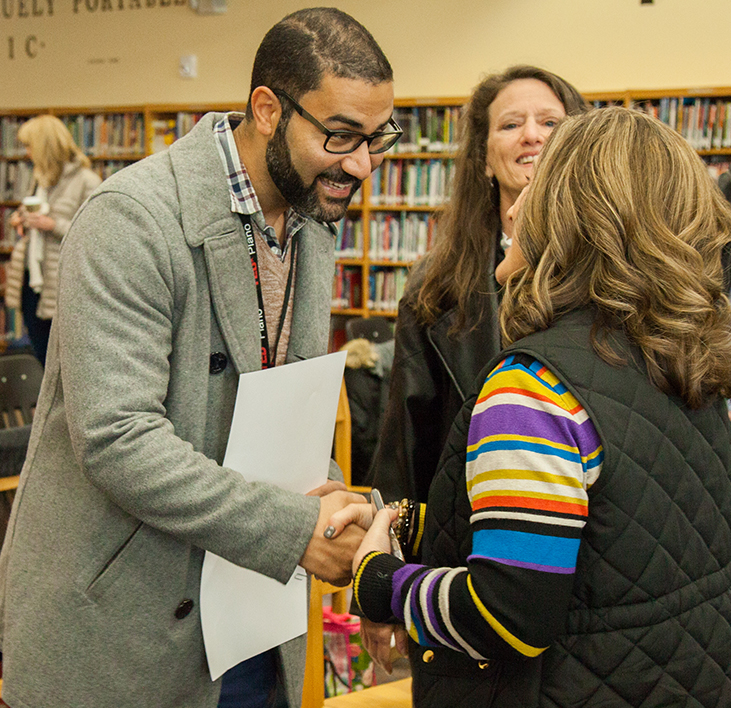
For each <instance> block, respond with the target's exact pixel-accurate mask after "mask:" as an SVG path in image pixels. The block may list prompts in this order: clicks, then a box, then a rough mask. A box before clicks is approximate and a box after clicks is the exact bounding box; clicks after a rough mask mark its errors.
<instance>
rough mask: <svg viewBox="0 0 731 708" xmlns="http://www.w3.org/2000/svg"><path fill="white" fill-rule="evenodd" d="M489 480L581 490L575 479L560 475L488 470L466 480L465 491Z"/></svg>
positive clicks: (534, 471)
mask: <svg viewBox="0 0 731 708" xmlns="http://www.w3.org/2000/svg"><path fill="white" fill-rule="evenodd" d="M491 479H504V480H506V482H505V484H506V486H507V485H508V484H509V481H508V480H511V479H531V480H535V481H536V482H545V483H546V484H561V485H563V486H564V487H575V488H576V489H583V487H582V484H581V482H580V481H579V480H578V479H576V477H562V476H561V475H557V474H551V473H550V472H538V471H536V470H488V471H487V472H480V473H479V474H476V475H475V476H474V477H473V478H472V479H468V480H467V491H468V492H471V491H472V488H473V487H474V486H475V485H476V484H480V483H481V482H487V481H488V480H491Z"/></svg>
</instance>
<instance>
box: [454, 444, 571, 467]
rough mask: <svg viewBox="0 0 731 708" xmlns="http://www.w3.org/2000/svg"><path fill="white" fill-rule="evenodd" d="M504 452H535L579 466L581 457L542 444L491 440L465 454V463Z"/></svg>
mask: <svg viewBox="0 0 731 708" xmlns="http://www.w3.org/2000/svg"><path fill="white" fill-rule="evenodd" d="M504 450H526V451H528V452H535V453H537V454H539V455H551V456H553V457H560V458H561V459H563V460H568V461H569V462H575V463H577V464H579V465H580V464H581V455H580V454H579V453H578V452H569V451H568V450H560V449H558V448H555V447H551V446H549V445H544V444H542V443H532V442H527V441H526V440H492V441H490V442H486V443H483V444H482V445H480V446H479V447H478V448H476V449H475V450H470V451H468V452H467V462H471V461H472V460H475V459H477V458H478V457H479V456H480V455H481V454H482V453H484V452H502V451H504Z"/></svg>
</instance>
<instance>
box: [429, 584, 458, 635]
mask: <svg viewBox="0 0 731 708" xmlns="http://www.w3.org/2000/svg"><path fill="white" fill-rule="evenodd" d="M446 574H447V571H444V572H443V573H440V574H439V575H437V576H435V577H434V579H433V580H432V582H431V583H430V584H429V590H428V592H427V600H426V613H427V614H428V615H429V621H430V622H431V625H432V629H429V628H428V627H427V626H426V624H424V632H425V633H426V632H430V633H432V634H434V636H436V637H441V638H442V639H444V640H445V641H448V642H449V643H450V644H454V642H452V641H451V640H450V638H449V637H447V636H445V635H444V634H442V633H441V632H440V631H439V622H438V621H437V618H438V617H439V609H438V608H439V596H438V590H437V587H436V585H437V583H438V582H439V580H440V579H441V578H443V577H444V576H445V575H446ZM432 630H433V631H432Z"/></svg>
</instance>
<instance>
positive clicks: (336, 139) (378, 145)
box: [272, 89, 404, 155]
mask: <svg viewBox="0 0 731 708" xmlns="http://www.w3.org/2000/svg"><path fill="white" fill-rule="evenodd" d="M272 92H273V93H274V94H275V95H276V96H277V97H279V98H282V97H284V98H286V99H287V100H288V101H289V102H290V103H291V104H292V106H293V107H294V110H295V111H297V113H299V114H300V115H301V116H302V117H303V118H304V119H305V120H308V121H309V122H310V123H312V125H314V126H315V128H317V129H318V130H319V131H320V132H321V133H322V134H323V135H324V136H325V145H324V146H323V147H324V148H325V151H326V152H329V153H332V154H333V155H347V154H348V153H350V152H354V151H355V150H357V149H358V148H359V147H360V146H361V145H362V144H363V143H367V144H368V152H369V153H370V154H371V155H379V154H380V153H382V152H386V150H388V149H389V148H392V147H393V146H394V145H395V144H396V143H397V142H398V139H399V138H400V137H401V136H402V135H403V132H404V131H403V130H401V128H400V127H399V125H398V123H397V122H396V121H395V120H394V119H393V118H391V119H390V120H389V121H388V128H389V130H381V131H379V132H377V133H373V134H372V135H363V134H362V133H354V132H352V131H349V130H329V129H328V128H326V127H325V126H324V125H323V124H322V123H320V121H319V120H317V118H315V116H313V115H312V114H311V113H308V112H307V111H306V110H305V109H304V108H302V106H300V104H299V103H297V101H295V100H294V99H293V98H292V97H291V96H290V95H289V94H288V93H287V92H286V91H282V90H281V89H272Z"/></svg>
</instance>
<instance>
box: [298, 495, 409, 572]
mask: <svg viewBox="0 0 731 708" xmlns="http://www.w3.org/2000/svg"><path fill="white" fill-rule="evenodd" d="M308 496H318V497H320V515H319V517H318V519H317V525H316V526H315V531H314V533H313V534H312V538H311V539H310V542H309V544H308V545H307V549H306V550H305V552H304V555H303V556H302V559H301V560H300V565H301V566H302V567H303V568H304V569H305V570H306V571H307V572H309V573H312V574H313V575H314V576H315V577H316V578H318V579H320V580H325V581H326V582H329V583H332V584H333V585H337V586H344V585H347V584H348V583H349V582H350V580H351V579H352V577H353V575H354V574H355V571H356V570H357V569H358V566H359V565H360V562H361V561H362V560H363V558H364V557H365V556H366V555H368V553H370V552H371V551H383V552H384V553H390V552H391V542H390V538H389V528H390V526H391V522H392V521H394V520H395V519H396V517H397V512H396V510H395V509H389V508H386V509H383V510H381V511H379V512H378V513H377V514H374V511H373V507H372V506H371V504H370V503H368V501H367V500H366V498H365V497H364V496H363V495H361V494H356V493H354V492H348V491H347V490H346V487H345V485H344V484H342V483H341V482H332V481H331V482H328V483H327V484H324V485H323V486H322V487H318V488H317V489H315V490H313V491H312V492H310V493H309V495H308Z"/></svg>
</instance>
